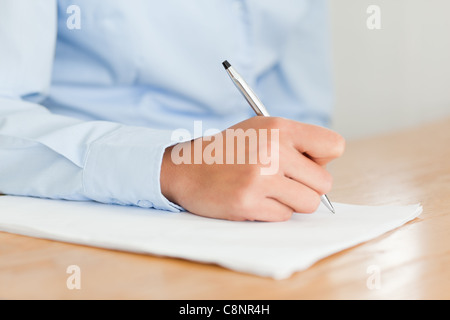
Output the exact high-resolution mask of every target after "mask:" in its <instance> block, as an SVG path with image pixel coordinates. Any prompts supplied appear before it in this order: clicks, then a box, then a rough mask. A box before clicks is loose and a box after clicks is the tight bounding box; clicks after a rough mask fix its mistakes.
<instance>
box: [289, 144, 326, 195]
mask: <svg viewBox="0 0 450 320" xmlns="http://www.w3.org/2000/svg"><path fill="white" fill-rule="evenodd" d="M280 162H281V164H280V168H281V170H282V171H283V173H284V175H285V176H286V177H288V178H291V179H293V180H295V181H297V182H300V183H302V184H303V185H305V186H307V187H309V188H311V189H313V190H314V191H316V192H317V193H318V194H325V193H328V192H329V191H330V190H331V185H332V181H333V179H332V176H331V174H330V173H329V172H328V171H327V170H325V168H323V167H322V166H320V165H319V164H317V163H316V162H314V161H313V160H311V159H309V158H308V157H306V156H304V155H303V154H300V153H298V152H297V151H296V150H294V149H291V150H287V151H285V154H283V157H282V159H280Z"/></svg>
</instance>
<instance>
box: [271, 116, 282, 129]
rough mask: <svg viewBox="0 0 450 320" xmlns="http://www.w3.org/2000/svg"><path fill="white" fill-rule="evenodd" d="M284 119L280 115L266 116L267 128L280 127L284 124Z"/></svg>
mask: <svg viewBox="0 0 450 320" xmlns="http://www.w3.org/2000/svg"><path fill="white" fill-rule="evenodd" d="M286 122H287V121H286V119H283V118H281V117H267V127H268V128H269V129H282V128H283V127H285V126H286Z"/></svg>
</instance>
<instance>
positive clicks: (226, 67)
mask: <svg viewBox="0 0 450 320" xmlns="http://www.w3.org/2000/svg"><path fill="white" fill-rule="evenodd" d="M222 65H223V67H224V68H225V70H226V69H228V68H229V67H231V64H230V63H229V62H228V61H227V60H225V61H224V62H222Z"/></svg>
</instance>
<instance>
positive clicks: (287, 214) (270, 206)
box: [248, 197, 294, 222]
mask: <svg viewBox="0 0 450 320" xmlns="http://www.w3.org/2000/svg"><path fill="white" fill-rule="evenodd" d="M254 212H255V213H254V215H252V216H251V217H250V218H249V219H248V220H255V221H267V222H276V221H287V220H289V219H290V218H291V216H292V214H293V213H294V210H293V209H292V208H291V207H289V206H287V205H285V204H284V203H281V202H280V201H278V200H276V199H273V198H270V197H267V198H265V199H264V200H263V201H261V202H260V203H259V204H258V205H257V206H256V207H255V211H254Z"/></svg>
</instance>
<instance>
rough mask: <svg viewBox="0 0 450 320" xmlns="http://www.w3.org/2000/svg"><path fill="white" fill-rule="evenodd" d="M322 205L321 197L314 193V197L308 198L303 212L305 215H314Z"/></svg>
mask: <svg viewBox="0 0 450 320" xmlns="http://www.w3.org/2000/svg"><path fill="white" fill-rule="evenodd" d="M319 205H320V196H319V195H318V194H317V193H315V192H314V194H313V195H311V196H310V197H308V199H307V201H306V202H305V204H304V205H303V208H302V212H303V213H313V212H315V211H316V210H317V208H318V207H319Z"/></svg>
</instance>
